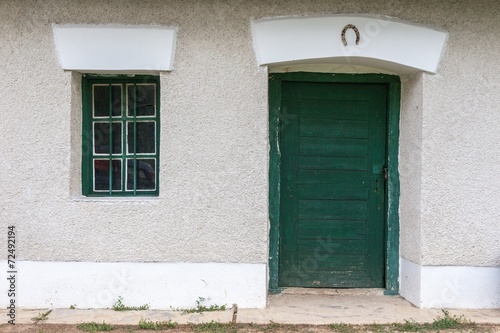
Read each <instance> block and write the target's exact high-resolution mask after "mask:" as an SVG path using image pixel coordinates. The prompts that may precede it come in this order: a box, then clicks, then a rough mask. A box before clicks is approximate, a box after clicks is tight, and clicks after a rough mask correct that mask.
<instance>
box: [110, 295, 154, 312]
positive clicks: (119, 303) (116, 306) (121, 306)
mask: <svg viewBox="0 0 500 333" xmlns="http://www.w3.org/2000/svg"><path fill="white" fill-rule="evenodd" d="M147 309H149V304H143V305H141V306H126V305H125V304H123V297H121V296H118V299H117V300H116V301H115V302H114V303H113V310H115V311H133V310H147Z"/></svg>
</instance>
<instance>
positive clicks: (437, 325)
mask: <svg viewBox="0 0 500 333" xmlns="http://www.w3.org/2000/svg"><path fill="white" fill-rule="evenodd" d="M442 311H443V314H444V316H443V317H437V318H436V319H434V321H433V322H432V324H430V327H431V328H432V329H435V330H443V329H457V328H467V327H474V326H475V325H476V323H473V322H471V321H469V320H467V319H465V317H464V316H463V315H462V316H460V317H457V316H450V313H449V312H448V311H446V310H442Z"/></svg>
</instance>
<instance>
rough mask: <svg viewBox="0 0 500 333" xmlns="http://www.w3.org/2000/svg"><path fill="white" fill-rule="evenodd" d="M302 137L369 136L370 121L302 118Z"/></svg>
mask: <svg viewBox="0 0 500 333" xmlns="http://www.w3.org/2000/svg"><path fill="white" fill-rule="evenodd" d="M299 135H300V136H301V137H317V138H356V139H366V138H368V121H366V120H350V119H349V120H338V119H323V118H301V119H300V132H299Z"/></svg>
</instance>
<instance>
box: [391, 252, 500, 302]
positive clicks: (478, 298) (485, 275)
mask: <svg viewBox="0 0 500 333" xmlns="http://www.w3.org/2000/svg"><path fill="white" fill-rule="evenodd" d="M400 293H401V296H403V297H404V298H406V299H407V300H408V301H410V302H411V303H413V304H414V305H416V306H418V307H420V308H455V309H481V308H500V267H470V266H421V265H419V264H416V263H414V262H412V261H409V260H407V259H405V258H402V257H401V258H400Z"/></svg>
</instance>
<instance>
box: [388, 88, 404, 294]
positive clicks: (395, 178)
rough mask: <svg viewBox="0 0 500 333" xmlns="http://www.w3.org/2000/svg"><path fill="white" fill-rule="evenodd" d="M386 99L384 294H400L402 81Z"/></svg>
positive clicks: (391, 89)
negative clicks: (386, 150) (400, 124)
mask: <svg viewBox="0 0 500 333" xmlns="http://www.w3.org/2000/svg"><path fill="white" fill-rule="evenodd" d="M389 96H390V98H389V99H388V110H389V117H388V118H389V119H388V131H387V145H388V154H387V167H388V180H387V182H386V192H387V201H386V207H385V210H386V212H387V223H386V232H385V233H386V272H385V275H386V290H385V292H384V293H385V294H386V295H397V294H398V293H399V282H398V279H399V195H400V193H399V191H400V189H399V171H398V170H399V167H398V154H399V114H400V100H401V83H400V82H399V80H395V81H392V82H390V84H389Z"/></svg>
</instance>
